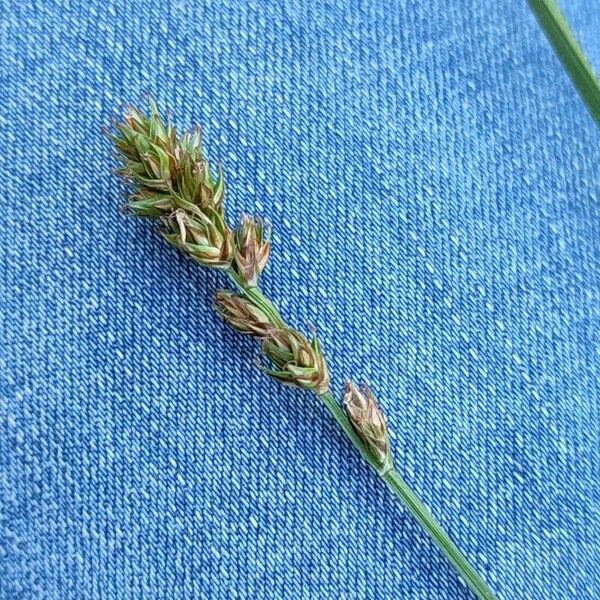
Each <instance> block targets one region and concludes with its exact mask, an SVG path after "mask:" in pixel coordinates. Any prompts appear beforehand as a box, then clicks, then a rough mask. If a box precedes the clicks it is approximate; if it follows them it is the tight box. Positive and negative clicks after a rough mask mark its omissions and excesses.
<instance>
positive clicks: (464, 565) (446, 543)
mask: <svg viewBox="0 0 600 600" xmlns="http://www.w3.org/2000/svg"><path fill="white" fill-rule="evenodd" d="M227 275H228V276H229V278H230V279H231V281H233V283H234V284H235V285H236V287H237V288H238V289H239V290H240V291H241V292H242V293H243V294H244V295H245V296H246V297H247V298H248V299H249V300H251V301H252V302H253V303H254V304H255V305H256V306H257V307H258V308H260V309H261V310H262V311H263V312H264V313H265V314H266V315H267V317H268V318H269V320H270V321H271V323H272V324H273V325H275V326H277V327H284V326H285V323H284V321H283V318H282V317H281V315H280V314H279V311H278V310H277V309H276V308H275V306H273V303H272V302H271V301H270V300H269V299H268V298H267V297H266V296H265V295H264V294H263V293H262V292H261V291H260V289H259V288H258V287H249V286H247V285H245V284H244V282H243V281H242V280H241V279H240V278H239V277H238V276H237V275H236V273H235V272H234V271H233V270H232V269H229V270H228V271H227ZM317 396H318V397H319V399H320V400H321V401H322V402H323V404H324V405H325V407H326V408H327V410H328V411H329V412H330V413H331V415H332V416H333V418H334V419H335V421H336V423H337V424H338V425H339V426H340V428H341V429H342V431H343V432H344V433H345V434H346V437H347V438H348V439H349V440H350V441H351V442H352V444H353V445H354V447H355V448H356V449H357V450H358V452H359V454H360V455H361V456H362V458H364V460H365V461H366V462H367V463H368V464H369V465H370V466H371V467H372V468H373V469H374V470H375V471H376V472H377V474H378V475H379V476H380V477H381V478H382V479H383V480H384V481H385V482H386V484H387V485H388V487H389V488H390V489H391V490H392V492H394V494H395V495H396V497H397V498H399V499H400V501H401V502H402V503H403V504H404V505H405V506H406V508H408V510H409V511H410V512H411V514H412V515H413V516H414V517H415V519H416V520H417V521H418V522H419V523H420V525H421V526H422V527H423V529H425V531H426V532H427V533H428V534H429V535H430V536H431V538H432V539H433V541H434V542H435V543H436V544H437V546H438V547H439V549H440V550H441V551H442V552H443V553H444V554H445V555H446V557H447V558H448V560H449V561H450V562H451V563H452V564H453V565H454V567H455V569H456V570H457V571H458V573H459V574H460V575H461V576H462V577H463V579H464V580H465V581H466V582H467V584H468V585H469V587H470V588H471V589H472V590H473V592H474V593H475V594H476V595H477V597H478V598H480V599H481V600H495V596H494V594H493V593H492V592H491V591H490V589H489V588H488V587H487V585H486V584H485V582H484V581H483V579H481V577H479V575H477V573H476V572H475V570H474V569H473V567H472V566H471V565H470V564H469V562H468V560H467V559H466V558H465V556H464V555H463V554H462V553H461V551H460V550H459V549H458V547H457V546H456V545H455V544H454V542H452V540H451V539H450V538H449V537H448V535H447V534H446V533H445V532H444V530H443V529H442V528H441V527H440V525H439V524H438V522H437V521H436V520H435V519H434V518H433V516H432V515H431V514H430V513H429V511H428V510H427V508H426V507H425V506H424V505H423V503H422V502H421V501H420V500H419V498H417V496H416V495H415V494H414V492H413V491H412V490H411V489H410V488H409V487H408V485H407V484H406V482H405V481H404V480H403V479H402V477H401V475H400V473H398V471H397V470H396V469H395V468H394V467H393V466H385V467H384V468H383V469H382V468H381V466H380V465H379V464H378V462H377V461H376V460H375V459H374V458H373V456H372V454H371V452H370V451H369V449H368V448H367V446H365V444H364V443H363V441H362V440H361V439H360V437H359V436H358V435H357V434H356V432H355V431H354V428H353V427H352V425H351V423H350V421H349V420H348V417H347V416H346V413H345V412H344V410H343V409H342V408H341V406H340V405H339V403H338V402H337V401H336V400H335V398H334V397H333V395H332V394H331V392H330V391H327V392H325V393H324V394H317Z"/></svg>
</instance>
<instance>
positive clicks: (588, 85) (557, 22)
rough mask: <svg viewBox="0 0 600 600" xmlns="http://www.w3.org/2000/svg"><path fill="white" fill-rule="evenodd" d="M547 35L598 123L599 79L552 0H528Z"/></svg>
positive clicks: (599, 123) (599, 113)
mask: <svg viewBox="0 0 600 600" xmlns="http://www.w3.org/2000/svg"><path fill="white" fill-rule="evenodd" d="M529 5H530V6H531V10H532V11H533V13H534V14H535V16H536V18H537V20H538V22H539V24H540V26H541V27H542V29H543V30H544V32H545V33H546V37H547V38H548V40H549V41H550V43H551V44H552V45H553V46H554V50H555V52H556V54H557V55H558V58H559V59H560V61H561V62H562V64H563V66H564V68H565V69H566V71H567V73H568V74H569V77H570V78H571V81H572V82H573V84H574V85H575V87H576V88H577V90H578V91H579V95H580V96H581V98H582V99H583V101H584V102H585V103H586V104H587V107H588V109H589V111H590V113H591V115H592V117H594V119H595V120H596V123H597V124H598V125H600V82H598V79H597V78H596V76H595V74H594V71H593V70H592V67H591V66H590V63H589V62H588V60H587V59H586V57H585V54H584V53H583V51H582V50H581V48H580V46H579V44H578V43H577V40H576V39H575V36H574V35H573V32H572V31H571V29H570V27H569V25H568V23H567V21H566V20H565V18H564V16H563V14H562V13H561V11H560V9H559V8H558V5H557V3H556V2H555V0H529Z"/></svg>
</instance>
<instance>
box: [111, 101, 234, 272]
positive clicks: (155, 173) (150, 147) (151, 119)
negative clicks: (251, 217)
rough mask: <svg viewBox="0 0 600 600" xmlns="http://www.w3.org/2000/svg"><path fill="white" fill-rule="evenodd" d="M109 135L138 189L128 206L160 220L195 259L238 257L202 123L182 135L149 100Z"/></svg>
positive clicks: (210, 262)
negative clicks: (204, 145)
mask: <svg viewBox="0 0 600 600" xmlns="http://www.w3.org/2000/svg"><path fill="white" fill-rule="evenodd" d="M114 129H115V133H113V134H109V137H110V139H111V140H112V142H113V144H114V145H115V147H116V149H117V150H118V152H119V157H120V159H121V162H122V166H121V168H120V169H118V173H119V174H120V175H121V176H122V177H123V179H124V180H125V181H126V182H127V183H128V184H129V185H130V186H131V187H132V188H133V190H134V191H133V193H132V194H131V195H130V197H129V202H128V204H127V208H128V209H129V210H130V211H131V212H132V213H133V214H136V215H138V216H144V217H151V218H155V219H159V220H160V222H161V224H162V225H163V231H162V234H163V236H164V238H165V239H166V240H167V241H169V242H170V243H171V244H173V245H175V246H177V247H178V248H180V249H181V250H182V251H183V252H184V253H185V254H187V255H189V256H190V257H191V258H192V259H193V260H195V261H197V262H199V263H200V264H202V265H204V266H207V267H214V268H220V269H225V268H228V267H229V265H230V264H231V262H232V260H233V249H234V245H233V242H234V236H233V233H232V232H231V231H230V229H229V227H228V226H227V223H226V221H225V216H224V206H223V199H224V193H225V184H224V180H223V171H222V169H221V168H220V167H219V169H218V174H217V177H216V179H215V178H213V176H212V174H211V171H210V167H209V164H208V162H207V161H206V160H205V159H204V157H203V155H202V146H201V135H200V128H198V127H196V128H194V129H193V130H192V131H189V132H186V133H183V134H182V135H177V132H176V130H175V127H174V126H173V125H172V124H171V122H170V121H167V122H166V123H164V122H163V121H162V120H161V118H160V116H159V114H158V110H157V108H156V104H155V103H154V101H153V100H152V99H150V115H148V116H146V115H145V114H143V113H142V112H140V111H138V110H137V109H135V108H133V107H129V108H128V109H127V111H126V113H125V116H124V118H123V122H122V123H115V124H114Z"/></svg>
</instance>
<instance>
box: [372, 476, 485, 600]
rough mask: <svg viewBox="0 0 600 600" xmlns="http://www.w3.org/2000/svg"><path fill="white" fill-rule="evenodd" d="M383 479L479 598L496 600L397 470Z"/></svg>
mask: <svg viewBox="0 0 600 600" xmlns="http://www.w3.org/2000/svg"><path fill="white" fill-rule="evenodd" d="M382 479H383V480H384V481H385V482H386V483H387V485H388V487H389V488H390V489H391V490H392V492H394V494H395V495H396V496H397V497H398V498H399V499H400V500H401V501H402V502H403V503H404V505H405V506H406V507H407V508H408V510H410V512H411V513H412V515H413V516H414V517H415V519H416V520H417V521H418V522H419V523H420V525H421V526H422V527H423V529H425V531H426V532H427V533H428V534H429V535H430V536H431V538H432V539H433V541H434V542H435V543H436V544H437V546H438V548H439V549H440V550H441V551H442V552H443V553H444V554H445V555H446V557H447V558H448V560H449V561H450V562H451V563H452V564H453V565H454V568H455V569H456V570H457V571H458V572H459V573H460V575H461V576H462V578H463V579H464V580H465V581H466V583H467V584H468V585H469V587H470V588H471V590H472V591H473V592H474V593H475V594H476V595H477V597H478V598H481V599H482V600H495V598H496V597H495V596H494V594H493V593H492V591H491V590H490V589H489V588H488V586H487V584H486V583H485V581H483V579H482V578H481V577H480V576H479V575H478V574H477V573H476V572H475V570H474V569H473V567H472V566H471V565H470V563H469V561H468V560H467V559H466V557H465V556H464V554H463V553H462V552H461V551H460V550H459V549H458V547H457V546H456V544H454V542H453V541H452V540H451V539H450V538H449V537H448V534H447V533H446V532H445V531H444V530H443V529H442V528H441V526H440V525H439V523H438V522H437V521H436V520H435V519H434V517H433V516H432V515H431V513H430V512H429V511H428V510H427V508H426V507H425V506H424V505H423V503H422V502H421V501H420V500H419V498H417V496H416V495H415V493H414V492H413V491H412V490H411V489H410V488H409V487H408V485H407V483H406V482H405V481H404V479H402V476H401V475H400V473H398V471H397V470H396V469H392V470H391V471H389V472H388V473H386V474H385V475H383V476H382Z"/></svg>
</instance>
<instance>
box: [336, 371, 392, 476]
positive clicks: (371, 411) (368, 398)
mask: <svg viewBox="0 0 600 600" xmlns="http://www.w3.org/2000/svg"><path fill="white" fill-rule="evenodd" d="M344 408H345V409H346V414H347V415H348V420H349V421H350V423H351V424H352V427H353V429H354V431H355V432H356V434H357V435H358V437H359V438H360V439H361V440H362V441H363V442H364V444H365V446H367V448H368V449H369V451H370V453H371V455H372V456H373V458H374V459H375V460H376V462H377V463H378V465H379V467H380V468H391V466H392V455H391V451H390V443H389V440H388V430H387V424H386V422H385V417H384V416H383V412H382V411H381V409H380V408H379V406H378V405H377V400H376V399H375V397H374V396H373V394H372V393H371V390H370V389H369V388H368V386H366V385H364V386H362V388H361V389H358V388H357V387H356V386H355V385H354V384H353V383H352V382H351V381H349V380H346V385H345V390H344Z"/></svg>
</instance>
